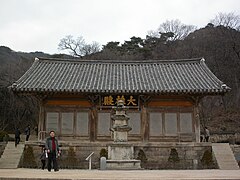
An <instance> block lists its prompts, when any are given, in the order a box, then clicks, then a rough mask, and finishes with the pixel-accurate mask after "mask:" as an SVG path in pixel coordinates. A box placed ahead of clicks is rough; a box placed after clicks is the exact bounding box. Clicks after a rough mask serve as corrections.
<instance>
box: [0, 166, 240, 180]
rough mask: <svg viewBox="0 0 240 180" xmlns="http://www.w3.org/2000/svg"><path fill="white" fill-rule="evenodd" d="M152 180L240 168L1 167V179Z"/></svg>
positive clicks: (236, 173) (216, 175)
mask: <svg viewBox="0 0 240 180" xmlns="http://www.w3.org/2000/svg"><path fill="white" fill-rule="evenodd" d="M22 179H35V180H40V179H54V180H56V179H61V180H76V179H79V180H83V179H85V180H87V179H95V180H96V179H97V180H101V179H102V180H103V179H105V180H110V179H111V180H131V179H132V180H141V179H145V180H150V179H155V180H156V179H158V180H159V179H172V180H173V179H182V180H183V179H240V170H137V171H135V170H134V171H133V170H129V171H122V170H105V171H100V170H65V169H64V170H60V171H58V172H48V171H46V170H44V171H43V170H40V169H21V168H20V169H0V180H22Z"/></svg>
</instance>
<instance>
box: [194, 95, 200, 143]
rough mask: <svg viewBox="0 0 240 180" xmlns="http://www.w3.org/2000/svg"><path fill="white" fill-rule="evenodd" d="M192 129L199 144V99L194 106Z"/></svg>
mask: <svg viewBox="0 0 240 180" xmlns="http://www.w3.org/2000/svg"><path fill="white" fill-rule="evenodd" d="M194 127H195V137H196V142H200V114H199V99H198V98H197V100H196V101H195V104H194Z"/></svg>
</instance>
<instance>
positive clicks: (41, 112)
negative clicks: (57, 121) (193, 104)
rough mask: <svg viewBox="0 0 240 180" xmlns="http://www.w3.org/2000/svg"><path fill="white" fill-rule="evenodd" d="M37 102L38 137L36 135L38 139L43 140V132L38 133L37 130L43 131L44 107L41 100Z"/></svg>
mask: <svg viewBox="0 0 240 180" xmlns="http://www.w3.org/2000/svg"><path fill="white" fill-rule="evenodd" d="M38 104H39V116H38V135H39V136H40V137H38V139H39V140H43V139H44V136H43V133H40V134H39V132H42V131H45V123H44V107H43V103H42V101H40V102H39V103H38Z"/></svg>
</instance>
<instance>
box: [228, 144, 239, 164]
mask: <svg viewBox="0 0 240 180" xmlns="http://www.w3.org/2000/svg"><path fill="white" fill-rule="evenodd" d="M230 146H231V148H232V151H233V153H234V156H235V158H236V161H237V162H238V165H239V167H240V145H236V144H235V145H230Z"/></svg>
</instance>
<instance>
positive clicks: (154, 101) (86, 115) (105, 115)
mask: <svg viewBox="0 0 240 180" xmlns="http://www.w3.org/2000/svg"><path fill="white" fill-rule="evenodd" d="M11 89H12V90H13V91H14V92H16V93H19V94H29V95H32V96H35V97H37V98H38V99H39V102H40V103H39V104H40V113H39V124H38V130H39V135H40V138H41V139H44V136H45V135H44V134H45V133H46V132H49V131H50V130H55V131H56V133H57V135H58V137H59V139H60V140H62V141H64V140H67V141H69V140H71V141H76V142H109V141H112V134H111V131H110V130H109V129H110V128H111V126H112V119H111V115H112V113H113V111H112V107H113V106H115V105H116V102H117V101H118V100H120V99H121V100H123V102H124V105H125V106H127V107H128V109H129V110H128V116H129V117H130V120H129V124H130V126H131V127H132V130H131V131H130V132H129V135H128V140H129V141H130V142H131V141H132V142H199V139H200V120H199V112H198V111H199V109H198V105H199V101H200V100H201V99H202V98H203V97H204V96H207V95H223V94H225V93H226V92H227V91H229V90H230V88H229V87H228V86H227V85H225V84H224V83H223V82H221V81H220V80H219V79H218V78H217V77H216V76H215V75H214V74H213V73H212V72H211V71H210V70H209V68H208V67H207V65H206V64H205V60H204V59H203V58H196V59H184V60H141V61H132V60H129V61H119V60H67V59H47V58H36V59H35V61H34V63H33V64H32V66H31V67H30V69H29V70H28V71H27V72H26V73H25V74H24V75H23V76H22V77H21V78H20V79H19V80H18V81H16V82H15V83H14V84H13V85H12V86H11Z"/></svg>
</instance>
